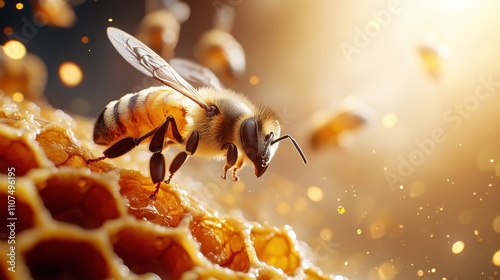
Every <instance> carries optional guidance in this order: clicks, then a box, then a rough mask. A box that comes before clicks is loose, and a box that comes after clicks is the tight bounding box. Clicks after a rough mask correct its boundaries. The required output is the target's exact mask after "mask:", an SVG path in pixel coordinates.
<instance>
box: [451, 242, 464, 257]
mask: <svg viewBox="0 0 500 280" xmlns="http://www.w3.org/2000/svg"><path fill="white" fill-rule="evenodd" d="M464 248H465V243H464V242H463V241H457V242H455V243H453V246H451V251H452V252H453V254H455V255H458V254H460V253H462V251H463V250H464Z"/></svg>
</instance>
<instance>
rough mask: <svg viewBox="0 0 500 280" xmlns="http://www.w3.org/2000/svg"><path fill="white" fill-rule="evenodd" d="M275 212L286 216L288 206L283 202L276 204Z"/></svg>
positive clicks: (288, 209) (288, 210)
mask: <svg viewBox="0 0 500 280" xmlns="http://www.w3.org/2000/svg"><path fill="white" fill-rule="evenodd" d="M276 212H278V213H279V214H281V215H286V214H288V213H289V212H290V205H288V203H286V202H283V201H281V202H278V205H276Z"/></svg>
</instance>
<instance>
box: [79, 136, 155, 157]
mask: <svg viewBox="0 0 500 280" xmlns="http://www.w3.org/2000/svg"><path fill="white" fill-rule="evenodd" d="M157 130H158V128H155V129H153V130H151V131H150V132H148V133H146V134H145V135H143V136H141V137H137V138H133V137H127V138H123V139H122V140H120V141H118V142H116V143H115V144H113V145H112V146H111V147H109V148H107V149H106V150H105V151H104V152H103V156H100V157H97V158H91V159H88V160H87V161H86V163H87V164H89V163H91V162H97V161H101V160H103V159H107V158H116V157H119V156H122V155H124V154H126V153H128V152H129V151H130V150H132V149H133V148H135V147H137V145H139V144H140V143H141V142H142V141H143V140H144V139H146V138H148V137H149V136H151V135H153V134H154V133H155V132H156V131H157Z"/></svg>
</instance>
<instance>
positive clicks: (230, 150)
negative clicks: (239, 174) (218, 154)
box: [221, 143, 238, 180]
mask: <svg viewBox="0 0 500 280" xmlns="http://www.w3.org/2000/svg"><path fill="white" fill-rule="evenodd" d="M224 148H227V153H226V164H225V165H224V175H222V176H221V177H222V179H224V180H226V174H227V171H228V170H229V169H231V167H233V165H234V164H235V163H236V160H237V159H238V149H237V148H236V145H234V144H233V143H226V144H224V146H223V147H222V149H224Z"/></svg>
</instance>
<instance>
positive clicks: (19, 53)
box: [3, 40, 26, 60]
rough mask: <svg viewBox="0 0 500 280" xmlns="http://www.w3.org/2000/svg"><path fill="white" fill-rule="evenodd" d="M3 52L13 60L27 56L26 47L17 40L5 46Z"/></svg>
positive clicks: (8, 42)
mask: <svg viewBox="0 0 500 280" xmlns="http://www.w3.org/2000/svg"><path fill="white" fill-rule="evenodd" d="M3 52H4V53H5V55H7V56H8V57H9V58H11V59H15V60H18V59H21V58H23V57H24V56H25V55H26V47H25V46H24V45H23V43H21V42H19V41H16V40H9V41H7V42H5V44H4V45H3Z"/></svg>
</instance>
